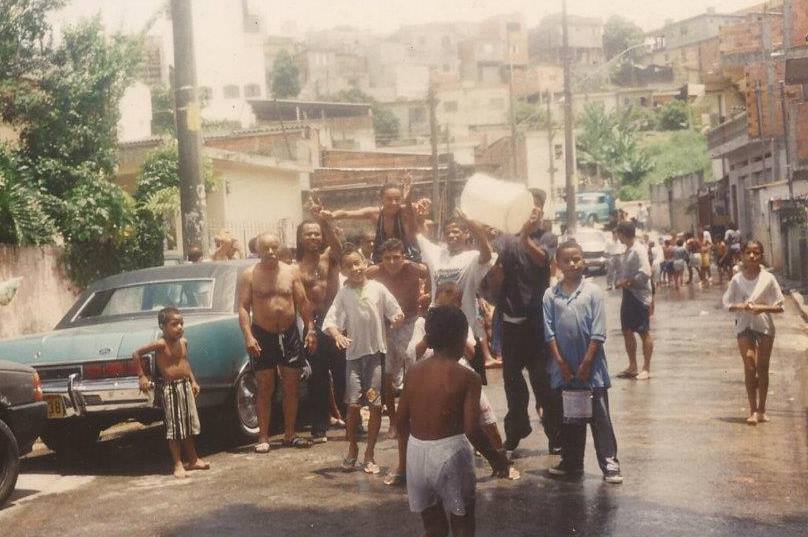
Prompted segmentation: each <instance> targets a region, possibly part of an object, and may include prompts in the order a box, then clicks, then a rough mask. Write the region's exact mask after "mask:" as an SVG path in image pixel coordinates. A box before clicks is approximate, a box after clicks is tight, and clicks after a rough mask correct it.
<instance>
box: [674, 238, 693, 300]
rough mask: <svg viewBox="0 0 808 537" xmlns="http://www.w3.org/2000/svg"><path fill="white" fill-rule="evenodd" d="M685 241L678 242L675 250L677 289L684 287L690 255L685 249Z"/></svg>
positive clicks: (678, 240) (675, 283) (675, 282)
mask: <svg viewBox="0 0 808 537" xmlns="http://www.w3.org/2000/svg"><path fill="white" fill-rule="evenodd" d="M684 245H685V241H684V240H682V239H677V240H676V246H675V247H674V248H673V265H672V266H673V283H674V285H675V286H676V289H679V287H681V286H682V285H684V278H685V268H686V267H687V261H688V258H689V255H688V253H687V249H686V248H685V246H684Z"/></svg>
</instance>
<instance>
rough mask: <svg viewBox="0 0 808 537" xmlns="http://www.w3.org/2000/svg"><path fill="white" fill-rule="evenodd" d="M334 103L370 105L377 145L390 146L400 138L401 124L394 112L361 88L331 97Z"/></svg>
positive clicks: (341, 92) (344, 91) (343, 91)
mask: <svg viewBox="0 0 808 537" xmlns="http://www.w3.org/2000/svg"><path fill="white" fill-rule="evenodd" d="M331 100H332V101H336V102H341V103H368V104H370V109H371V112H372V113H373V130H374V132H375V134H376V143H377V144H379V145H388V144H390V142H392V141H393V140H395V139H397V138H398V137H399V133H400V131H401V122H400V121H399V120H398V116H396V115H395V114H394V113H393V112H392V111H390V110H389V109H388V108H385V107H384V106H382V105H381V104H380V103H378V102H377V101H376V99H374V98H373V97H371V96H370V95H367V94H365V93H363V92H362V90H360V89H359V88H351V89H349V90H342V91H340V92H338V93H336V94H335V95H332V96H331Z"/></svg>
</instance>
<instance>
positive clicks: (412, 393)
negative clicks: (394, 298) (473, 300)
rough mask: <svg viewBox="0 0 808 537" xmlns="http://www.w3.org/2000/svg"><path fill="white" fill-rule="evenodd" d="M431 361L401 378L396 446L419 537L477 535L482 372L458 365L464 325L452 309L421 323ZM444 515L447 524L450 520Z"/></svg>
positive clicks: (483, 442)
mask: <svg viewBox="0 0 808 537" xmlns="http://www.w3.org/2000/svg"><path fill="white" fill-rule="evenodd" d="M425 328H426V339H427V344H428V345H429V346H430V347H431V348H432V349H433V350H434V355H433V356H432V357H431V358H427V359H424V360H421V361H420V362H418V363H416V364H415V365H414V366H413V367H412V368H411V369H410V370H409V371H408V372H407V375H406V377H405V380H404V392H403V394H402V396H401V401H400V403H399V407H398V433H399V437H398V438H399V449H402V448H403V451H404V452H406V457H407V459H406V460H407V496H408V498H409V503H410V510H411V511H413V512H415V513H420V514H421V519H422V521H423V524H424V530H425V531H424V533H425V535H429V536H445V535H448V534H449V529H450V528H451V530H452V535H454V536H461V535H462V536H465V535H474V530H475V521H474V495H475V487H476V485H475V475H474V453H473V450H472V447H471V445H470V444H469V441H471V444H473V445H474V447H476V448H477V449H478V450H479V451H480V452H482V453H484V454H485V453H489V452H490V451H491V449H492V448H491V446H490V444H489V443H488V441H487V439H486V438H485V437H484V436H483V435H482V434H481V433H480V428H479V426H478V423H479V418H480V391H481V389H482V384H481V381H480V377H479V375H477V374H476V373H475V372H474V371H471V370H470V369H467V368H465V367H463V366H462V365H460V364H459V363H458V359H459V358H460V357H461V356H463V353H464V350H465V345H466V339H467V337H468V322H467V321H466V317H465V315H464V313H463V312H462V311H461V310H460V308H458V307H456V306H437V307H435V308H432V309H431V310H430V311H429V313H428V314H427V318H426V327H425ZM447 514H448V521H447Z"/></svg>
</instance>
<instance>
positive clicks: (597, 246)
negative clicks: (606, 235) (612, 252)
mask: <svg viewBox="0 0 808 537" xmlns="http://www.w3.org/2000/svg"><path fill="white" fill-rule="evenodd" d="M578 244H580V245H581V250H583V251H584V252H605V251H606V245H605V244H603V243H602V242H599V241H580V242H578Z"/></svg>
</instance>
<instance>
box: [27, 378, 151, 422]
mask: <svg viewBox="0 0 808 537" xmlns="http://www.w3.org/2000/svg"><path fill="white" fill-rule="evenodd" d="M42 391H43V393H44V394H45V400H46V401H48V404H49V411H48V418H50V419H62V418H71V417H74V416H87V415H91V414H102V413H111V412H118V411H121V410H136V409H149V408H153V398H152V396H151V393H150V394H144V393H143V392H141V391H140V387H139V384H138V379H137V377H125V378H118V379H104V380H80V379H79V378H78V375H71V376H70V378H69V379H68V380H67V383H65V382H64V381H61V382H58V383H57V382H54V383H46V384H43V386H42Z"/></svg>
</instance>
